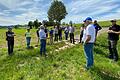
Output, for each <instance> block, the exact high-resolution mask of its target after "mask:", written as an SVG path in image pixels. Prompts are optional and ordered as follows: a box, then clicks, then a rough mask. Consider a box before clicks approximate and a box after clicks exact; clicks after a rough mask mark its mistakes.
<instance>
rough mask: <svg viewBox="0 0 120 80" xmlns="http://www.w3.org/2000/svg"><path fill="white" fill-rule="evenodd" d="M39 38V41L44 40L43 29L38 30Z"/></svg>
mask: <svg viewBox="0 0 120 80" xmlns="http://www.w3.org/2000/svg"><path fill="white" fill-rule="evenodd" d="M39 36H40V40H41V39H46V33H45V31H44V30H43V29H40V31H39Z"/></svg>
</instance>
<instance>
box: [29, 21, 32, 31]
mask: <svg viewBox="0 0 120 80" xmlns="http://www.w3.org/2000/svg"><path fill="white" fill-rule="evenodd" d="M28 26H29V27H30V29H32V27H33V22H32V21H29V22H28Z"/></svg>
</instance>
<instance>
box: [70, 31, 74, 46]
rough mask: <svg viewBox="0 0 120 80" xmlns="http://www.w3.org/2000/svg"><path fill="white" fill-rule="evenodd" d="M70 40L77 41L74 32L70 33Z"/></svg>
mask: <svg viewBox="0 0 120 80" xmlns="http://www.w3.org/2000/svg"><path fill="white" fill-rule="evenodd" d="M70 42H71V43H73V44H74V43H75V41H74V33H70Z"/></svg>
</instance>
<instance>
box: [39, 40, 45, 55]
mask: <svg viewBox="0 0 120 80" xmlns="http://www.w3.org/2000/svg"><path fill="white" fill-rule="evenodd" d="M40 46H41V47H40V54H41V55H42V53H44V55H46V40H45V39H41V40H40Z"/></svg>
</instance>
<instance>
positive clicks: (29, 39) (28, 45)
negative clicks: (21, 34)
mask: <svg viewBox="0 0 120 80" xmlns="http://www.w3.org/2000/svg"><path fill="white" fill-rule="evenodd" d="M26 41H27V48H30V41H31V37H26Z"/></svg>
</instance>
